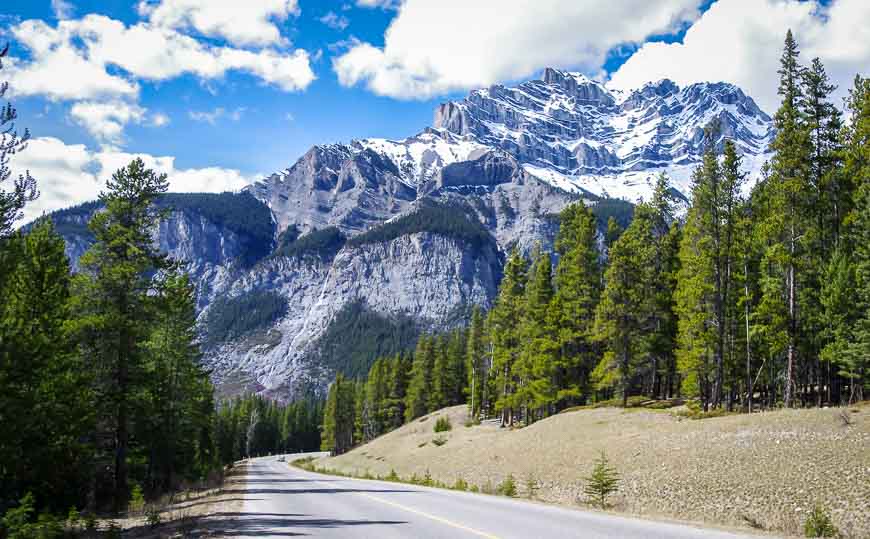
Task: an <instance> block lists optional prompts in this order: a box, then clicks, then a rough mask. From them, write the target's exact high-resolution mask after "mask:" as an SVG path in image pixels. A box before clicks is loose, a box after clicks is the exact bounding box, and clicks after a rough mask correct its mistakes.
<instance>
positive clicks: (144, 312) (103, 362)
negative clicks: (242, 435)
mask: <svg viewBox="0 0 870 539" xmlns="http://www.w3.org/2000/svg"><path fill="white" fill-rule="evenodd" d="M167 186H168V184H167V181H166V175H165V174H160V175H158V174H157V173H155V172H154V171H152V170H149V169H147V168H146V167H145V163H144V162H143V161H142V160H141V159H138V158H137V159H135V160H134V161H132V162H131V163H130V164H129V165H128V166H126V167H124V168H121V169H119V170H118V171H117V172H115V173H114V174H113V175H112V178H111V179H110V180H109V181H108V182H107V184H106V187H107V190H106V191H104V192H103V193H101V194H100V201H101V202H102V203H103V204H104V206H105V208H106V209H105V211H102V212H98V213H97V214H96V215H94V217H93V218H92V219H91V222H90V224H89V228H90V230H91V232H92V233H93V234H94V238H95V240H96V242H95V243H94V244H93V245H92V246H91V248H90V249H88V251H87V252H86V253H85V254H84V255H83V256H82V257H81V260H80V265H81V268H82V273H81V274H80V275H79V276H77V279H76V280H75V300H74V306H73V311H74V312H75V313H76V315H77V319H76V320H75V324H74V327H75V329H76V331H77V333H78V335H79V338H80V343H81V345H80V346H81V349H82V353H83V355H84V356H85V357H86V358H87V359H88V361H89V363H90V365H89V369H90V370H91V371H92V372H94V373H95V375H96V376H95V382H96V384H95V387H94V389H95V392H96V396H97V402H98V403H100V407H101V409H100V410H99V423H100V424H101V425H104V427H105V430H104V432H103V433H101V435H100V436H99V439H100V440H102V441H103V442H101V443H100V447H99V448H98V449H99V450H100V451H101V454H102V455H103V458H106V459H111V462H112V464H111V466H112V477H111V483H112V485H111V487H110V492H109V496H110V498H111V500H112V504H113V506H114V507H115V508H116V509H121V508H123V507H124V506H125V504H126V503H127V500H128V499H129V492H128V476H129V469H128V459H129V457H130V455H129V453H128V450H129V449H130V447H129V445H130V433H131V429H132V421H133V419H134V418H136V417H138V416H139V414H140V412H141V405H142V403H141V401H140V400H139V399H137V398H136V397H135V396H136V395H137V394H138V392H137V390H138V388H140V387H142V385H143V384H144V383H145V381H144V380H143V373H144V366H145V362H146V349H145V347H144V346H143V345H144V343H145V342H146V341H147V340H148V338H149V337H150V335H149V331H150V325H151V324H150V322H151V319H152V317H153V312H154V297H153V294H152V293H153V291H154V283H153V275H154V273H155V271H156V270H160V269H163V268H166V267H167V262H166V259H165V257H164V256H163V255H161V254H160V253H159V252H158V251H157V249H156V247H155V246H154V244H153V242H152V241H151V230H153V229H154V227H155V226H156V225H157V223H158V220H159V217H160V216H159V213H158V212H157V211H156V210H155V209H154V201H155V200H156V198H157V197H158V196H159V195H160V194H162V193H164V192H166V189H167Z"/></svg>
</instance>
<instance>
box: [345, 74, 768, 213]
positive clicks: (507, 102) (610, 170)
mask: <svg viewBox="0 0 870 539" xmlns="http://www.w3.org/2000/svg"><path fill="white" fill-rule="evenodd" d="M714 121H718V123H719V129H720V135H719V142H720V143H721V141H722V140H723V139H725V138H728V139H731V140H733V141H734V142H735V143H736V144H737V146H738V148H739V150H740V151H741V152H742V153H743V155H744V163H745V165H746V168H747V170H748V171H750V172H751V173H754V172H757V170H758V169H759V168H760V165H761V163H762V162H763V161H764V160H765V154H766V152H767V148H768V146H769V144H770V141H771V140H772V137H773V122H772V120H771V118H770V117H769V116H768V115H767V114H765V113H764V111H762V110H761V109H760V108H759V107H758V106H757V105H756V104H755V102H754V101H753V100H752V98H751V97H749V96H747V95H746V94H744V93H743V91H742V90H740V88H738V87H736V86H734V85H733V84H727V83H722V82H719V83H699V84H693V85H690V86H687V87H685V88H680V87H678V86H677V85H676V84H674V83H673V82H671V81H669V80H661V81H658V82H655V83H649V84H646V85H645V86H643V87H642V88H640V89H638V90H635V91H633V92H620V91H611V90H610V89H608V88H607V87H606V86H605V85H603V84H601V83H599V82H596V81H594V80H592V79H589V78H588V77H586V76H584V75H582V74H580V73H568V72H564V71H559V70H556V69H552V68H547V69H546V70H545V71H544V74H543V77H542V78H541V79H540V80H532V81H528V82H524V83H522V84H520V85H518V86H516V87H505V86H501V85H495V86H491V87H490V88H486V89H480V90H474V91H472V92H471V93H470V94H469V95H468V97H466V98H465V99H463V100H462V101H459V102H448V103H444V104H442V105H441V106H439V107H438V109H437V110H436V111H435V118H434V125H433V127H432V128H431V129H427V130H426V131H424V132H423V133H421V134H420V135H417V136H416V137H411V138H409V139H406V140H403V141H388V140H383V139H365V140H359V141H355V142H354V143H353V144H352V146H354V147H357V148H369V149H372V150H374V151H376V152H378V153H381V154H383V155H385V156H387V157H388V158H390V159H392V160H393V162H395V163H396V164H397V165H398V168H399V170H400V171H402V172H403V177H404V178H405V180H406V181H407V182H408V183H409V184H410V185H415V184H417V183H419V182H420V181H425V180H427V179H430V178H431V177H433V176H434V175H435V173H436V172H437V170H438V168H439V167H440V166H443V165H444V164H447V163H450V162H454V161H456V160H463V159H468V158H470V157H473V156H474V155H475V152H480V151H483V150H484V149H486V148H498V149H501V150H503V151H505V152H507V153H508V154H510V155H511V156H513V157H514V158H515V159H516V160H517V161H518V162H520V163H521V164H522V165H523V167H524V168H525V169H526V170H527V171H528V172H529V173H531V174H533V175H535V176H537V177H539V178H541V179H543V180H545V181H547V182H548V183H551V184H553V185H554V186H556V187H559V188H561V189H565V190H568V191H572V192H580V193H589V194H592V195H595V196H599V197H617V198H624V199H627V200H630V201H635V200H637V199H638V198H645V197H646V196H648V195H649V193H650V190H651V186H652V184H651V178H654V177H655V176H656V175H657V174H658V173H659V172H666V173H667V174H668V175H669V176H670V177H671V179H672V180H673V183H674V187H675V188H676V189H677V190H679V191H681V192H682V193H683V194H684V195H688V193H689V191H690V176H691V171H692V170H693V169H694V167H695V166H696V165H697V164H698V163H699V162H700V159H701V154H702V152H703V149H704V128H705V127H707V126H709V125H711V123H712V122H714ZM750 175H752V174H750Z"/></svg>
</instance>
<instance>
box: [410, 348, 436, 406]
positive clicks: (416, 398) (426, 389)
mask: <svg viewBox="0 0 870 539" xmlns="http://www.w3.org/2000/svg"><path fill="white" fill-rule="evenodd" d="M434 366H435V342H434V338H433V337H431V336H429V335H423V336H421V337H420V339H419V340H418V341H417V348H416V350H415V351H414V361H413V363H412V365H411V379H410V381H409V382H408V391H407V394H406V397H405V421H406V422H408V421H412V420H414V419H416V418H418V417H420V416H422V415H425V414H426V413H427V412H428V411H429V403H430V398H431V397H430V396H431V393H432V369H433V368H434Z"/></svg>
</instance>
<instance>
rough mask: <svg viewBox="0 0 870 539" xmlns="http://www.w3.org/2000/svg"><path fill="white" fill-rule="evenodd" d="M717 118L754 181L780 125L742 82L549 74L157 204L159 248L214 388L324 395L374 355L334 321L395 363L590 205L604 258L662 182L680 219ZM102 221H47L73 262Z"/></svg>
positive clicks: (80, 216)
mask: <svg viewBox="0 0 870 539" xmlns="http://www.w3.org/2000/svg"><path fill="white" fill-rule="evenodd" d="M714 121H715V122H716V123H717V125H718V126H719V131H718V133H719V134H718V135H717V138H716V141H715V144H716V145H717V147H721V144H722V141H723V140H725V138H729V139H731V140H734V141H735V144H736V147H737V148H738V149H739V151H740V152H741V153H742V154H743V155H744V156H745V162H746V163H748V165H747V166H746V170H747V171H748V172H749V173H750V174H754V173H755V168H757V167H755V162H756V161H757V160H758V159H759V158H761V157H762V156H764V155H765V152H766V151H767V146H768V144H769V141H770V136H772V133H773V130H772V127H771V126H772V124H771V119H770V118H769V117H767V116H766V115H765V114H764V113H763V112H762V111H761V110H760V109H758V107H757V106H756V105H755V104H754V102H753V101H752V99H751V98H750V97H748V96H746V95H745V94H744V93H743V92H741V91H740V90H739V89H738V88H736V87H734V86H731V85H727V84H709V85H694V86H691V87H688V88H684V89H680V88H678V87H677V86H676V85H674V84H673V83H671V82H669V81H661V82H659V83H656V84H651V85H648V86H646V87H644V88H643V89H641V90H638V91H637V92H634V93H632V94H630V95H621V94H617V93H613V92H610V91H609V90H608V89H607V88H605V87H604V86H602V85H601V84H599V83H597V82H594V81H591V80H589V79H586V78H585V77H583V76H581V75H579V74H575V73H566V72H562V71H557V70H553V69H547V70H546V71H545V72H544V75H543V78H542V79H541V80H535V81H529V82H526V83H523V84H521V85H519V86H518V87H516V88H505V87H500V86H498V87H492V88H489V89H486V90H478V91H474V92H472V93H471V94H470V95H469V96H468V97H467V98H466V99H465V100H463V101H460V102H457V103H448V104H445V105H442V106H441V107H439V109H438V110H437V111H436V113H435V124H434V127H431V128H426V129H425V130H423V131H422V132H421V133H419V134H418V135H415V136H413V137H410V138H408V139H404V140H400V141H390V140H384V139H361V140H355V141H353V142H351V143H350V144H331V145H323V146H315V147H314V148H312V149H311V150H309V151H308V152H307V153H306V154H305V155H303V156H302V157H301V158H300V159H299V160H298V161H297V162H296V163H295V164H294V165H293V166H292V167H290V168H288V169H287V170H285V171H283V172H280V173H276V174H273V175H272V176H270V177H268V178H265V179H263V180H262V181H259V182H257V183H255V184H253V185H251V186H250V187H248V188H246V189H245V190H244V191H243V192H241V193H223V194H166V195H162V196H161V197H160V198H159V201H158V203H157V206H158V207H159V208H161V209H162V210H164V211H165V212H166V213H165V216H164V218H163V219H162V220H161V221H160V225H159V227H158V229H157V230H155V231H154V234H153V236H154V241H155V242H156V244H157V245H159V247H160V249H161V250H162V251H164V252H165V253H167V254H168V255H169V256H171V257H173V258H176V259H178V260H181V261H183V262H184V263H185V266H186V268H187V270H188V271H189V272H190V274H191V275H192V277H193V282H194V283H195V284H196V287H197V294H196V300H197V308H198V318H199V327H200V329H201V331H202V334H203V343H204V344H205V347H206V362H207V364H208V365H209V367H210V369H211V372H212V373H213V376H214V378H215V380H217V381H218V382H220V381H221V380H225V379H232V380H233V381H234V384H235V385H237V386H238V387H247V388H249V389H250V388H253V389H257V390H261V391H263V390H265V391H267V392H269V393H271V394H273V395H284V396H287V395H290V394H291V393H293V392H296V391H299V390H301V389H302V388H307V387H312V386H313V387H315V388H319V389H323V388H324V387H325V384H326V382H327V381H328V380H329V379H330V378H331V377H332V376H333V375H334V370H335V369H337V368H338V369H343V370H345V372H346V373H347V374H355V373H359V372H365V371H366V370H367V368H368V366H369V365H370V364H371V361H373V360H374V356H372V355H371V354H362V355H359V354H354V353H351V355H352V356H353V359H350V360H339V359H337V356H338V355H340V353H341V354H346V353H349V352H346V350H348V349H347V348H346V347H342V346H341V343H340V342H337V340H336V339H335V337H334V335H336V333H335V330H334V326H335V325H344V326H345V327H354V326H355V325H365V324H374V325H375V326H376V327H378V328H379V329H378V331H375V335H377V336H376V337H367V336H363V335H362V334H361V335H360V339H361V340H362V341H360V342H357V343H356V344H357V349H363V350H371V351H372V352H375V351H377V352H378V353H391V352H395V351H397V350H399V349H407V348H408V347H409V346H410V344H409V343H410V340H409V339H410V338H411V336H416V335H417V334H419V333H420V332H427V331H436V330H444V329H449V328H450V327H454V326H456V325H461V324H463V323H465V322H467V320H468V316H469V313H470V310H471V307H472V306H474V305H478V306H481V307H483V308H490V307H491V306H492V304H493V300H494V298H495V295H496V292H497V289H498V285H499V282H500V281H501V275H502V272H503V269H504V263H505V260H506V257H507V255H508V253H510V251H511V249H513V248H514V247H517V248H518V249H519V251H520V252H521V253H524V254H529V253H531V252H532V250H533V249H534V247H535V245H538V244H539V245H540V246H542V247H543V248H545V249H549V248H551V247H552V245H553V241H554V238H555V235H556V233H557V230H558V227H559V217H558V215H559V212H560V211H562V210H563V209H564V208H565V207H566V206H567V205H569V204H571V203H573V202H575V201H578V200H584V201H585V202H586V203H587V204H590V205H591V206H592V208H593V211H594V212H595V214H596V215H597V217H598V229H599V232H600V238H601V240H600V242H599V244H600V245H602V246H603V243H604V238H605V236H606V235H607V226H608V220H609V218H610V217H614V218H615V222H616V223H618V224H620V225H621V227H622V228H624V227H626V226H627V225H628V223H629V221H630V217H631V214H632V211H633V210H632V208H633V203H634V202H636V200H637V199H638V197H640V198H649V196H650V195H651V194H652V186H653V184H654V179H655V177H656V175H657V174H659V173H661V172H668V173H670V174H671V175H672V176H673V177H674V179H675V181H674V183H673V187H672V191H671V193H672V194H673V195H674V196H675V197H676V199H677V200H678V201H679V202H680V207H682V208H684V207H685V205H686V203H687V200H688V198H687V196H688V193H689V191H688V184H687V178H688V173H687V172H686V171H687V170H689V169H690V168H691V167H693V166H695V165H696V164H697V163H698V162H700V159H701V155H702V146H703V144H702V138H703V132H704V128H705V127H707V126H708V125H710V124H711V122H714ZM629 149H630V151H629ZM753 167H755V168H753ZM593 177H594V181H591V182H590V180H589V178H593ZM620 197H621V198H620ZM98 210H99V205H98V204H97V203H88V204H83V205H81V206H78V207H75V208H70V209H68V210H63V211H60V212H55V213H54V214H53V215H52V219H53V220H54V222H55V223H56V226H57V227H58V231H59V232H60V233H61V235H62V236H63V237H64V239H65V240H66V246H67V247H66V249H67V254H68V255H69V256H70V259H71V260H72V264H73V268H76V267H77V264H78V259H79V257H80V256H81V254H82V253H83V252H84V251H85V250H86V249H87V247H88V245H89V244H90V242H91V241H92V238H91V236H90V234H89V232H88V231H87V221H88V219H89V218H90V217H91V216H92V215H93V214H94V212H96V211H98ZM349 316H350V317H352V318H353V320H349V319H348V317H349ZM375 321H377V322H375ZM363 341H367V342H363ZM336 346H338V350H337V349H336ZM339 350H341V352H339ZM329 358H333V359H329ZM243 380H246V382H242V383H240V381H243Z"/></svg>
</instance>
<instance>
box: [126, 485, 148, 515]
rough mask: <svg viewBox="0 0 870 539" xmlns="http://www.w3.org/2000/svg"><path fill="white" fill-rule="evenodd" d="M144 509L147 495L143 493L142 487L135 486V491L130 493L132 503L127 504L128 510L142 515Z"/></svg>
mask: <svg viewBox="0 0 870 539" xmlns="http://www.w3.org/2000/svg"><path fill="white" fill-rule="evenodd" d="M143 509H145V495H144V494H143V493H142V487H140V486H139V485H138V484H135V485H133V490H131V491H130V502H129V503H128V504H127V510H129V511H130V512H133V513H140V512H142V510H143Z"/></svg>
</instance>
